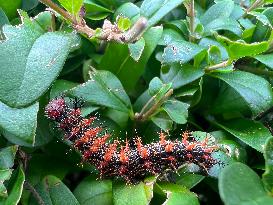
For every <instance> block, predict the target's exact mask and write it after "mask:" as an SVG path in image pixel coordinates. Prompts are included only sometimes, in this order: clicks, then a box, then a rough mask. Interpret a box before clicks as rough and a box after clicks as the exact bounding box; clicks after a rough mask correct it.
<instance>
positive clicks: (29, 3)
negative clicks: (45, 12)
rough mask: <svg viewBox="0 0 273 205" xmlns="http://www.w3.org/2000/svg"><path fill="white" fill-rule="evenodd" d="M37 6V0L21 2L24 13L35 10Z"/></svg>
mask: <svg viewBox="0 0 273 205" xmlns="http://www.w3.org/2000/svg"><path fill="white" fill-rule="evenodd" d="M38 4H39V1H38V0H23V1H22V9H23V10H24V11H29V10H31V9H33V8H35V7H36V6H37V5H38Z"/></svg>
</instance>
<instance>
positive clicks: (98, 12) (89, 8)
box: [84, 0, 112, 20]
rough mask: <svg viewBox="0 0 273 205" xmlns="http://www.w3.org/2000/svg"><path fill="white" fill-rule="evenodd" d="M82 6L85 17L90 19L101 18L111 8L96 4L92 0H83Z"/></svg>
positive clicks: (108, 12)
mask: <svg viewBox="0 0 273 205" xmlns="http://www.w3.org/2000/svg"><path fill="white" fill-rule="evenodd" d="M84 8H85V12H86V15H85V18H88V19H91V20H101V19H104V18H105V17H107V16H108V15H109V14H110V13H112V11H111V10H109V9H108V8H105V7H103V6H101V5H99V4H97V3H96V2H94V1H93V0H84Z"/></svg>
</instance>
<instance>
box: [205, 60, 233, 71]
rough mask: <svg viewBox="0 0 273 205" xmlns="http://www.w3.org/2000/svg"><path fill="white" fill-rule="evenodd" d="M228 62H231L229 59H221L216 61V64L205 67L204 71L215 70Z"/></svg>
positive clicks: (228, 63)
mask: <svg viewBox="0 0 273 205" xmlns="http://www.w3.org/2000/svg"><path fill="white" fill-rule="evenodd" d="M230 64H231V62H230V61H229V60H226V61H223V62H221V63H218V64H216V65H212V66H208V67H206V68H205V72H210V71H213V70H217V69H218V68H222V67H226V66H228V65H230Z"/></svg>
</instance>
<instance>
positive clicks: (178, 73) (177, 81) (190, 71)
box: [160, 64, 204, 89]
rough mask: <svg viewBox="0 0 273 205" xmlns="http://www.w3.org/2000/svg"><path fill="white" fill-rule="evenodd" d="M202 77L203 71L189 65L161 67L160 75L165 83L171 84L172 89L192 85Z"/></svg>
mask: <svg viewBox="0 0 273 205" xmlns="http://www.w3.org/2000/svg"><path fill="white" fill-rule="evenodd" d="M203 75H204V71H203V70H202V69H200V68H196V67H194V66H192V65H189V64H185V65H182V66H181V65H180V64H172V65H171V66H170V67H168V66H166V67H162V68H161V74H160V76H161V78H162V80H163V81H164V82H165V83H172V88H173V89H178V88H180V87H182V86H184V85H187V84H189V83H192V82H193V81H195V80H197V79H198V78H201V77H202V76H203Z"/></svg>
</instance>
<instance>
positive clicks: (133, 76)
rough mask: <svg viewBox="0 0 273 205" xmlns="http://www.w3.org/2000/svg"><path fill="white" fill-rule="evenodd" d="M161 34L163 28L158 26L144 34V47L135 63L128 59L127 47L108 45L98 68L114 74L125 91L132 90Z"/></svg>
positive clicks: (130, 58)
mask: <svg viewBox="0 0 273 205" xmlns="http://www.w3.org/2000/svg"><path fill="white" fill-rule="evenodd" d="M162 32H163V28H162V27H161V26H159V27H152V28H150V29H149V30H147V31H146V32H145V33H144V35H143V38H144V40H145V47H144V50H143V52H142V54H141V57H140V59H139V60H138V61H137V62H136V61H135V60H134V59H133V58H132V57H130V53H129V52H128V46H127V45H120V44H115V43H112V44H110V45H109V46H108V48H107V49H106V51H105V54H104V56H103V58H102V60H101V63H100V65H99V68H100V69H103V70H109V71H111V72H112V73H114V74H115V75H116V76H117V77H118V78H119V80H120V81H121V83H122V85H123V86H124V88H125V90H127V91H128V90H133V88H134V87H135V85H136V83H137V81H138V80H139V78H140V76H141V75H142V74H143V72H144V70H145V67H146V64H147V62H148V60H149V58H150V56H151V55H152V53H153V51H154V49H155V47H156V45H157V43H158V41H159V40H160V38H161V35H162ZM113 53H115V55H113Z"/></svg>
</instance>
